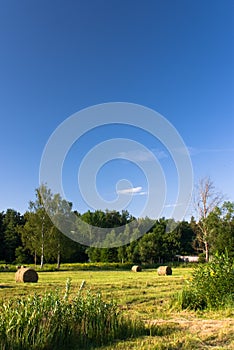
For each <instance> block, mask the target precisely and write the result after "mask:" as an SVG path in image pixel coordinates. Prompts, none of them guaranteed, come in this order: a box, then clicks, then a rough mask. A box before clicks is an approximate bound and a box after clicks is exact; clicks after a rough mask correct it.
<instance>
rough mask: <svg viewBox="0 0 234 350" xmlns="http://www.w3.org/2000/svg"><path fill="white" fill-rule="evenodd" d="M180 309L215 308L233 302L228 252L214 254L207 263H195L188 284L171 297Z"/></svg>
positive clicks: (233, 284)
mask: <svg viewBox="0 0 234 350" xmlns="http://www.w3.org/2000/svg"><path fill="white" fill-rule="evenodd" d="M174 302H176V303H177V306H179V307H180V308H181V309H186V308H189V309H194V310H197V309H200V310H202V309H205V308H210V309H217V308H223V307H226V306H230V304H234V263H233V259H231V258H229V257H228V254H227V253H225V254H221V255H218V254H216V255H215V256H214V258H213V260H212V261H211V262H209V263H207V264H202V265H197V266H196V267H195V269H194V271H193V275H192V278H191V280H190V281H188V285H187V286H186V287H185V288H184V289H183V291H182V292H181V293H178V294H176V295H175V296H174V297H173V300H172V304H173V303H174Z"/></svg>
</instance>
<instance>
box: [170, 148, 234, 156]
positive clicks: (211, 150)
mask: <svg viewBox="0 0 234 350" xmlns="http://www.w3.org/2000/svg"><path fill="white" fill-rule="evenodd" d="M176 151H177V152H179V153H181V154H185V152H186V149H185V148H181V149H177V150H176ZM187 151H188V152H189V155H190V156H191V157H192V156H196V155H198V154H202V153H222V152H225V153H226V152H234V148H196V147H191V146H187Z"/></svg>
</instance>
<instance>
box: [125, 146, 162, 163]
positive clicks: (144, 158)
mask: <svg viewBox="0 0 234 350" xmlns="http://www.w3.org/2000/svg"><path fill="white" fill-rule="evenodd" d="M119 156H120V157H122V158H124V159H130V160H132V161H134V162H154V161H155V158H157V159H163V158H167V157H168V155H167V153H166V152H164V151H162V150H159V149H156V148H155V149H151V150H149V151H148V152H147V151H142V150H137V149H136V150H131V151H126V152H120V153H119Z"/></svg>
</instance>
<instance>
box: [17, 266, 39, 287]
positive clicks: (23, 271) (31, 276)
mask: <svg viewBox="0 0 234 350" xmlns="http://www.w3.org/2000/svg"><path fill="white" fill-rule="evenodd" d="M15 281H16V282H24V283H25V282H32V283H36V282H37V281H38V274H37V272H36V271H35V270H33V269H31V268H30V267H21V268H20V269H18V270H17V271H16V274H15Z"/></svg>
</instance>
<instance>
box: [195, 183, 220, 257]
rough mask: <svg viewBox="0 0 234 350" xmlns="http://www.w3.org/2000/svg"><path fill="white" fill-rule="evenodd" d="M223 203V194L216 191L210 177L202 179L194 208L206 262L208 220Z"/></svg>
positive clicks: (208, 246)
mask: <svg viewBox="0 0 234 350" xmlns="http://www.w3.org/2000/svg"><path fill="white" fill-rule="evenodd" d="M222 201H223V195H222V194H221V192H218V191H216V189H215V186H214V184H213V182H212V181H211V179H210V178H209V177H205V178H202V179H201V180H200V181H199V183H198V186H197V189H196V193H195V198H194V207H195V211H196V214H197V215H196V216H197V225H198V229H199V230H198V232H197V240H198V242H199V245H200V246H201V248H202V249H203V251H204V252H205V259H206V262H208V261H209V251H210V234H209V225H208V222H207V218H208V216H209V214H211V213H212V212H213V211H214V210H215V208H216V207H218V206H219V205H220V203H221V202H222Z"/></svg>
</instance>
